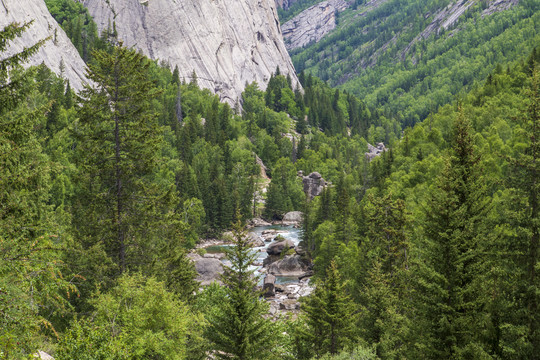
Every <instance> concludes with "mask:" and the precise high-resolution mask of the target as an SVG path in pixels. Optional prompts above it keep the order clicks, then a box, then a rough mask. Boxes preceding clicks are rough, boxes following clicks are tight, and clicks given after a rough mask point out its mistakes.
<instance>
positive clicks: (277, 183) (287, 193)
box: [264, 158, 304, 219]
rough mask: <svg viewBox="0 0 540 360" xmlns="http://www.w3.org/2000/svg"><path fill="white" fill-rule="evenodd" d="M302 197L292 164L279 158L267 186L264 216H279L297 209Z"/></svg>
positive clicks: (272, 217)
mask: <svg viewBox="0 0 540 360" xmlns="http://www.w3.org/2000/svg"><path fill="white" fill-rule="evenodd" d="M303 197H304V193H303V192H302V188H301V185H300V182H299V180H298V178H297V176H296V170H295V168H294V165H293V164H291V162H290V161H289V159H286V158H281V159H279V160H278V161H277V164H276V167H275V169H274V171H273V173H272V181H271V182H270V185H269V187H268V194H267V199H266V204H265V214H264V216H265V217H266V218H268V219H274V218H281V217H283V215H284V214H285V213H287V212H289V211H293V210H295V209H299V208H300V206H301V204H302V200H303Z"/></svg>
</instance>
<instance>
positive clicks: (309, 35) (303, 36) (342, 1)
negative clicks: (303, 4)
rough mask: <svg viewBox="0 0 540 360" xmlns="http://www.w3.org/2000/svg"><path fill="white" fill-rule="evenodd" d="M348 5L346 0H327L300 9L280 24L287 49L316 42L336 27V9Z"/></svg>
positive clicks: (344, 7)
mask: <svg viewBox="0 0 540 360" xmlns="http://www.w3.org/2000/svg"><path fill="white" fill-rule="evenodd" d="M348 7H349V2H348V1H346V0H328V1H323V2H321V3H319V4H317V5H313V6H312V7H310V8H308V9H306V10H304V11H302V12H301V13H300V14H298V15H296V16H295V17H294V18H292V19H291V20H289V21H287V22H286V23H285V24H283V25H281V31H282V32H283V38H284V39H285V45H286V46H287V49H289V50H293V49H296V48H300V47H303V46H305V45H307V44H309V43H312V42H318V41H319V40H321V39H322V38H323V37H324V36H325V35H326V34H328V33H329V32H330V31H332V30H334V29H335V27H336V11H337V12H340V11H343V10H345V9H346V8H348Z"/></svg>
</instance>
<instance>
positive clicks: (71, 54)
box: [0, 0, 87, 90]
mask: <svg viewBox="0 0 540 360" xmlns="http://www.w3.org/2000/svg"><path fill="white" fill-rule="evenodd" d="M2 5H3V6H0V28H4V27H5V26H6V25H8V24H10V23H12V22H17V23H19V24H22V23H25V22H29V21H32V20H33V21H34V23H33V24H32V25H31V26H30V27H29V28H28V29H27V30H26V31H25V32H24V33H23V35H22V36H21V37H20V38H17V39H15V40H14V41H13V42H10V43H9V45H8V51H7V52H5V53H3V54H2V55H1V56H2V58H6V57H8V56H11V55H13V54H15V53H18V52H20V51H22V50H23V49H24V48H25V47H30V46H32V45H34V44H36V43H37V42H38V41H40V40H43V39H46V38H47V37H49V36H50V37H51V39H50V40H48V41H47V42H46V43H45V44H44V45H43V46H42V47H41V48H40V50H39V51H38V52H37V54H35V55H34V56H33V57H32V58H31V59H30V60H29V61H28V62H27V63H26V64H25V66H26V65H39V64H41V63H45V65H46V66H47V67H48V68H49V69H51V70H52V71H53V72H54V73H56V74H57V75H62V76H63V77H64V78H65V79H67V80H69V82H70V85H71V87H72V88H73V89H75V90H81V89H82V87H83V83H84V82H86V81H87V80H86V77H85V76H84V71H85V68H86V65H85V63H84V61H83V60H82V59H81V57H80V56H79V53H78V52H77V49H75V47H74V46H73V44H71V41H70V40H69V38H68V37H67V35H66V34H65V33H64V30H62V28H61V27H60V26H59V25H58V23H57V22H56V21H55V20H54V18H53V17H52V16H51V14H50V13H49V10H47V6H46V5H45V2H44V1H43V0H2ZM61 64H63V65H61ZM62 67H63V73H62V70H61V68H62Z"/></svg>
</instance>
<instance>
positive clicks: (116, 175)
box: [74, 47, 178, 271]
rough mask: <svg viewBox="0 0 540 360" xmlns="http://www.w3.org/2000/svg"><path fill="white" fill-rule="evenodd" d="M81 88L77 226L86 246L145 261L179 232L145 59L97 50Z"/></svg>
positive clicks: (124, 261) (122, 262)
mask: <svg viewBox="0 0 540 360" xmlns="http://www.w3.org/2000/svg"><path fill="white" fill-rule="evenodd" d="M94 59H95V61H94V62H93V63H92V64H91V65H89V69H88V78H89V79H90V80H92V82H93V84H94V85H92V86H91V85H87V86H86V87H85V89H84V91H83V92H82V94H81V99H82V104H81V105H82V106H81V109H80V112H79V115H80V121H79V123H78V124H77V125H76V126H75V127H74V128H75V130H74V131H75V133H74V135H75V137H76V139H77V150H78V153H77V157H76V161H77V165H78V168H79V173H78V175H77V181H78V184H79V188H78V193H77V196H76V199H75V200H76V201H75V205H74V208H75V209H74V210H75V216H74V220H75V225H76V226H75V230H76V233H77V238H78V239H80V240H82V243H83V245H84V247H86V248H89V247H91V246H94V245H95V244H96V243H103V245H104V248H105V249H106V251H107V253H108V254H109V256H110V257H111V258H112V259H114V260H115V262H116V263H117V264H118V266H119V269H120V271H124V270H126V269H128V268H130V267H135V268H141V267H145V266H148V265H149V264H151V262H152V256H155V255H156V254H155V249H158V248H160V247H161V245H160V242H163V241H165V240H166V239H167V238H170V237H174V236H177V235H178V234H177V231H178V227H176V226H175V223H176V221H177V220H178V219H177V218H175V216H174V213H173V211H174V208H175V206H176V204H175V201H176V200H175V191H173V188H174V184H172V181H171V184H169V185H167V183H166V182H165V183H161V184H160V185H158V183H157V181H155V176H156V174H157V171H158V169H159V164H160V161H159V159H158V156H159V155H160V150H161V146H162V141H163V137H162V129H161V128H160V127H159V125H158V121H157V115H156V114H154V113H153V112H152V110H151V101H152V99H153V98H155V97H156V96H157V95H158V93H159V92H158V90H157V89H156V88H155V86H154V84H153V82H152V81H151V80H150V77H149V66H150V61H149V60H148V59H146V58H145V57H144V56H143V55H141V54H138V53H137V52H136V51H135V50H130V49H126V48H123V47H115V48H114V49H113V51H112V53H110V54H109V53H107V52H104V51H97V52H95V53H94Z"/></svg>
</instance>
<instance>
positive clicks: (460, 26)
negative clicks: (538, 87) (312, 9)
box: [291, 0, 540, 126]
mask: <svg viewBox="0 0 540 360" xmlns="http://www.w3.org/2000/svg"><path fill="white" fill-rule="evenodd" d="M450 3H452V4H453V3H454V2H451V1H427V0H416V1H402V0H389V1H386V2H384V3H383V4H381V5H380V6H379V7H377V8H376V9H374V10H371V11H369V12H367V13H366V14H365V15H359V14H361V13H363V12H364V11H365V7H364V6H362V5H361V4H360V5H359V6H353V7H351V8H349V9H348V10H346V11H344V12H342V13H340V17H339V23H338V27H337V28H336V29H335V30H334V31H332V32H331V33H330V34H328V35H327V36H326V37H324V38H323V39H322V40H321V41H320V42H319V43H316V44H312V45H308V46H306V47H305V48H303V49H297V50H294V51H292V53H291V56H292V59H293V62H294V65H295V67H296V69H297V71H298V72H301V71H303V70H305V71H306V73H311V74H313V75H314V76H317V77H319V78H321V79H322V80H324V81H327V82H328V83H329V84H330V85H331V86H337V87H339V88H341V89H344V90H347V91H349V92H351V93H353V94H355V95H356V96H358V97H359V98H360V99H362V100H363V101H365V102H366V105H367V106H368V107H370V108H372V107H374V108H377V109H381V110H383V111H384V113H385V116H387V117H390V118H395V119H397V120H398V121H399V122H400V123H401V124H403V125H404V126H411V125H413V124H415V123H417V122H418V121H421V120H423V119H425V118H426V117H427V116H428V115H429V114H430V113H432V112H435V111H437V109H438V107H439V106H441V105H444V104H448V103H450V102H451V101H453V99H454V98H455V96H456V95H458V94H460V93H463V92H464V91H467V89H472V88H474V87H475V86H478V83H479V82H480V83H481V82H482V81H484V80H485V78H486V76H487V75H488V74H489V73H490V72H491V71H493V69H494V68H495V67H496V66H497V64H504V63H508V62H511V61H514V60H515V59H518V58H521V57H523V56H526V54H527V53H528V52H529V51H530V49H531V48H532V47H534V46H536V45H537V44H538V43H539V41H540V38H539V35H538V30H539V29H538V26H539V25H538V24H539V23H540V21H539V20H540V19H539V16H540V5H539V3H538V2H537V1H528V0H524V1H520V2H519V3H518V5H516V6H514V7H512V8H510V9H508V10H504V11H501V12H495V13H494V14H491V15H487V14H485V13H484V11H486V9H487V8H488V6H489V4H490V2H486V1H479V2H474V4H473V5H472V6H471V7H469V8H468V9H467V10H466V12H465V13H464V14H463V15H462V16H460V17H459V19H458V21H457V22H456V23H455V24H453V25H452V26H451V27H449V28H447V29H443V30H441V31H438V30H436V29H437V28H438V26H436V27H435V28H436V29H435V31H433V32H432V33H431V34H429V36H428V35H421V34H422V32H423V31H424V30H425V29H427V28H428V26H429V25H430V24H431V22H432V21H433V20H434V17H435V16H436V15H437V14H438V13H439V12H440V11H441V10H442V9H444V8H445V7H446V6H447V5H448V4H450Z"/></svg>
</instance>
